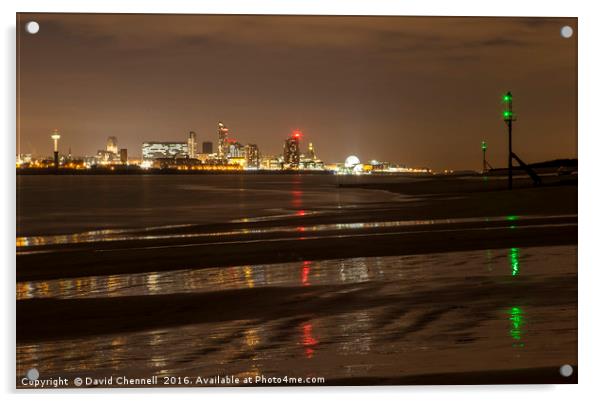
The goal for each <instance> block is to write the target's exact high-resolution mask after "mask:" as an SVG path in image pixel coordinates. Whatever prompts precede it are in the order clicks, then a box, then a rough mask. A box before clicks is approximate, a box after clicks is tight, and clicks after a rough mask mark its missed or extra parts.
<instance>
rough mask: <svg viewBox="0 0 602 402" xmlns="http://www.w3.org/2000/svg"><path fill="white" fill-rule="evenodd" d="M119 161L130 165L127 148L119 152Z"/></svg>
mask: <svg viewBox="0 0 602 402" xmlns="http://www.w3.org/2000/svg"><path fill="white" fill-rule="evenodd" d="M119 161H120V162H121V163H123V164H124V165H126V164H127V163H128V150H127V148H121V149H120V150H119Z"/></svg>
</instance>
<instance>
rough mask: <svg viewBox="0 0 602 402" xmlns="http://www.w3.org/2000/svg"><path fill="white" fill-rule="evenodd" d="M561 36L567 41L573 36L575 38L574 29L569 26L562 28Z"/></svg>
mask: <svg viewBox="0 0 602 402" xmlns="http://www.w3.org/2000/svg"><path fill="white" fill-rule="evenodd" d="M560 36H562V37H563V38H565V39H568V38H570V37H571V36H573V28H571V27H570V26H568V25H565V26H563V27H562V28H560Z"/></svg>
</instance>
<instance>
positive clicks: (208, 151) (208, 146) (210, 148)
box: [203, 141, 213, 154]
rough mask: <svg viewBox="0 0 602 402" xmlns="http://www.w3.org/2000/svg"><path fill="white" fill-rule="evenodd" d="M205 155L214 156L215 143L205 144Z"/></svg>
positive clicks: (208, 142)
mask: <svg viewBox="0 0 602 402" xmlns="http://www.w3.org/2000/svg"><path fill="white" fill-rule="evenodd" d="M203 153H204V154H212V153H213V143H212V142H211V141H204V142H203Z"/></svg>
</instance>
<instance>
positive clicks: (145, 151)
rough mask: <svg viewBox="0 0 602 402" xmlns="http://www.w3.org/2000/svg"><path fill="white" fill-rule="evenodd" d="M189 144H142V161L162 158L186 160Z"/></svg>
mask: <svg viewBox="0 0 602 402" xmlns="http://www.w3.org/2000/svg"><path fill="white" fill-rule="evenodd" d="M187 156H188V143H186V142H145V143H143V144H142V160H154V159H161V158H186V157H187Z"/></svg>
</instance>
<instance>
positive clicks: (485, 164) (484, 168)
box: [483, 148, 487, 173]
mask: <svg viewBox="0 0 602 402" xmlns="http://www.w3.org/2000/svg"><path fill="white" fill-rule="evenodd" d="M485 152H487V148H483V173H485V172H486V171H487V162H486V160H487V159H486V158H485Z"/></svg>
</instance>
